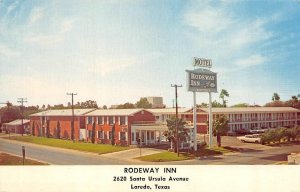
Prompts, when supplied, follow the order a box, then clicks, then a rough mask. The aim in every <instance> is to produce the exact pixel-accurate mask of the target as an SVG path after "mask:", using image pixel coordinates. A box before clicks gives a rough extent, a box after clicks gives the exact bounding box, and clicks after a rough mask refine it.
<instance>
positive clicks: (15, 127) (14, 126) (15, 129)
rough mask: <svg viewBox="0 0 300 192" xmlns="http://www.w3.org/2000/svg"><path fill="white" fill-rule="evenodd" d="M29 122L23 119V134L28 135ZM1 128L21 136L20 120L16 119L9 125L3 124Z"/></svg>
mask: <svg viewBox="0 0 300 192" xmlns="http://www.w3.org/2000/svg"><path fill="white" fill-rule="evenodd" d="M29 123H30V120H28V119H23V126H24V132H23V133H29V127H30V126H29ZM2 128H3V129H4V130H7V131H9V132H10V133H16V134H22V119H17V120H14V121H11V122H9V123H3V125H2Z"/></svg>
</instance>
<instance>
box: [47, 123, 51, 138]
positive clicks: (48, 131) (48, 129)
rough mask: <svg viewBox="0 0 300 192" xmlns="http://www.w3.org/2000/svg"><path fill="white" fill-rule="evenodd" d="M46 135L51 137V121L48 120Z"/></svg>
mask: <svg viewBox="0 0 300 192" xmlns="http://www.w3.org/2000/svg"><path fill="white" fill-rule="evenodd" d="M46 137H47V138H49V137H50V121H49V120H47V124H46Z"/></svg>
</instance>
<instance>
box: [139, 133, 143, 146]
mask: <svg viewBox="0 0 300 192" xmlns="http://www.w3.org/2000/svg"><path fill="white" fill-rule="evenodd" d="M139 138H140V143H142V130H140V135H139ZM140 145H141V144H140Z"/></svg>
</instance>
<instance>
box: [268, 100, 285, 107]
mask: <svg viewBox="0 0 300 192" xmlns="http://www.w3.org/2000/svg"><path fill="white" fill-rule="evenodd" d="M265 107H287V104H286V102H283V101H273V102H270V103H266V104H265Z"/></svg>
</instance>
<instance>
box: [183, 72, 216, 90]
mask: <svg viewBox="0 0 300 192" xmlns="http://www.w3.org/2000/svg"><path fill="white" fill-rule="evenodd" d="M186 72H187V84H188V85H187V87H188V91H195V92H217V74H216V73H214V72H211V71H209V70H205V69H195V70H186Z"/></svg>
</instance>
